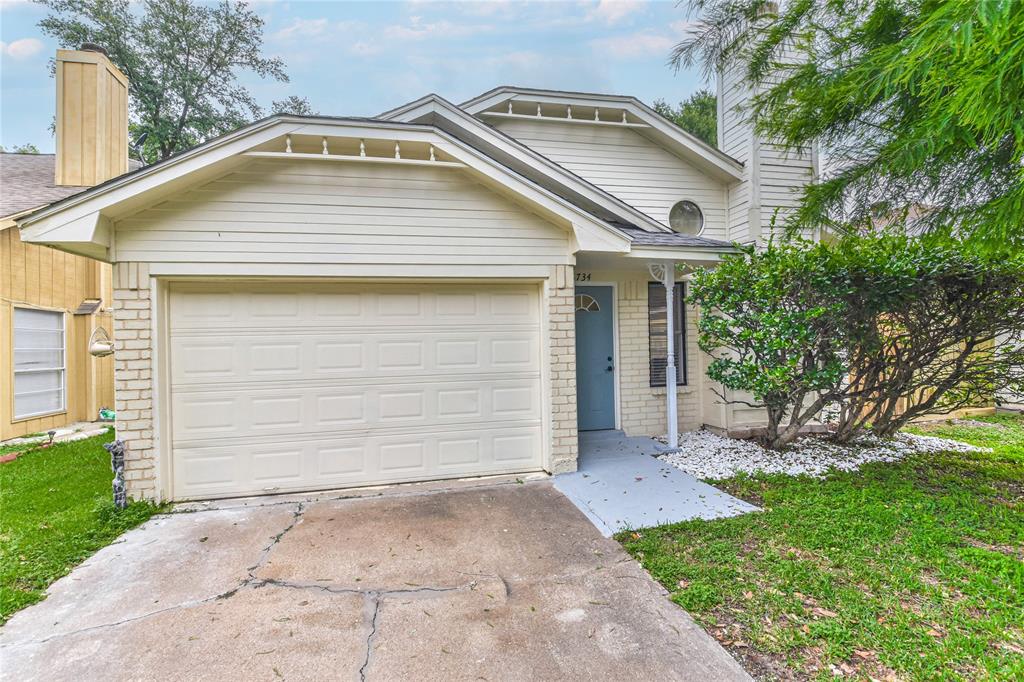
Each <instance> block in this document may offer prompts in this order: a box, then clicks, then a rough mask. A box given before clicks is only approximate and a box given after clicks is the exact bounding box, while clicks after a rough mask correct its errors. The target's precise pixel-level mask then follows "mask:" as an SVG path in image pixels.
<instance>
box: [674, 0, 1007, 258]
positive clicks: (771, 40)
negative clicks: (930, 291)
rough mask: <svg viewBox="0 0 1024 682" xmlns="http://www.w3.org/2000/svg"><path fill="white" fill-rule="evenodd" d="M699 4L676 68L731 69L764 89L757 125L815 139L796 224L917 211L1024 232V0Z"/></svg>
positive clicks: (985, 229)
mask: <svg viewBox="0 0 1024 682" xmlns="http://www.w3.org/2000/svg"><path fill="white" fill-rule="evenodd" d="M691 5H692V7H693V9H695V10H697V11H698V12H699V13H700V18H701V22H702V23H701V24H700V28H699V29H698V30H697V31H696V32H695V33H692V34H691V35H690V37H689V38H687V39H686V40H685V41H684V42H682V43H680V44H679V45H678V46H677V47H676V49H675V51H674V52H673V57H672V59H673V62H674V63H675V65H676V66H681V65H687V66H689V65H693V64H697V63H700V64H702V65H703V66H704V68H705V70H706V71H707V72H708V73H711V72H713V71H716V70H718V69H719V68H721V67H725V68H729V69H736V71H737V73H739V75H740V76H741V77H742V78H743V79H745V81H746V82H747V83H748V84H750V85H753V86H756V88H757V89H758V91H759V93H760V94H758V95H757V96H756V97H755V98H754V101H753V105H752V107H751V110H750V112H749V113H750V116H751V117H752V119H753V121H754V123H755V127H756V129H757V130H758V131H759V132H760V133H761V134H762V135H764V136H765V137H766V138H767V139H771V140H773V141H775V142H778V143H780V144H783V145H785V146H787V147H790V148H796V147H805V146H807V145H810V144H813V143H818V144H819V145H820V148H821V150H822V158H823V159H824V160H825V161H826V162H827V168H826V170H827V171H828V173H827V175H826V177H825V178H824V180H823V181H822V182H820V183H819V184H816V185H811V186H809V187H808V188H807V189H806V191H805V193H804V196H803V201H802V204H801V206H800V207H799V210H797V211H795V213H794V214H793V216H792V218H791V219H790V221H789V226H790V227H791V228H793V229H794V230H797V229H801V228H802V229H804V230H807V229H813V228H817V227H824V228H827V229H829V230H831V231H834V232H857V231H866V230H869V229H872V225H871V221H872V218H873V217H875V216H878V215H883V216H887V217H889V218H891V217H893V216H896V217H903V216H906V215H908V214H912V213H919V215H918V217H917V218H916V219H915V220H914V221H913V222H914V225H912V227H913V228H915V229H916V230H932V231H946V232H951V233H956V234H960V235H972V236H973V238H974V239H976V240H978V241H983V242H984V243H985V244H987V245H996V244H999V243H1000V242H1002V241H1005V240H1014V241H1016V242H1018V243H1020V242H1021V241H1024V173H1022V172H1021V167H1022V163H1024V125H1021V121H1022V120H1024V68H1022V65H1024V2H1017V1H1015V0H976V1H974V2H972V1H970V0H963V1H961V2H942V1H941V0H910V1H908V2H895V1H894V0H849V1H845V2H812V1H809V0H808V1H802V2H787V3H785V4H784V5H783V9H782V10H781V11H780V10H779V9H778V6H779V3H775V2H769V1H767V0H692V2H691ZM922 206H924V207H928V210H926V211H918V209H919V208H920V207H922ZM897 222H898V221H897Z"/></svg>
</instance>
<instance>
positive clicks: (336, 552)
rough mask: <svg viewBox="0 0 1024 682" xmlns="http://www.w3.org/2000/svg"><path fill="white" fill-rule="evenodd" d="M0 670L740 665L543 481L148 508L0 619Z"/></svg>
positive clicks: (554, 675)
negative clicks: (31, 601)
mask: <svg viewBox="0 0 1024 682" xmlns="http://www.w3.org/2000/svg"><path fill="white" fill-rule="evenodd" d="M0 675H2V677H3V679H5V680H28V679H46V680H92V679H105V680H125V679H133V680H150V679H153V680H165V679H190V680H199V679H210V680H235V679H245V680H281V679H284V680H300V679H306V680H312V679H317V680H320V679H341V680H363V679H367V680H373V679H378V680H391V679H416V680H432V679H438V680H440V679H443V680H456V679H457V680H463V679H465V680H524V679H607V680H625V679H657V680H687V679H689V680H692V679H702V680H733V679H735V680H739V679H744V680H745V679H749V678H748V677H747V675H746V674H745V673H744V672H743V670H742V669H741V668H740V667H739V665H738V664H737V663H736V662H735V661H734V660H733V659H732V658H731V657H730V656H729V655H728V654H727V653H726V652H725V651H724V650H723V649H722V648H721V647H719V646H718V644H717V643H715V642H714V640H712V639H711V638H710V637H708V636H707V635H706V634H705V633H704V632H703V631H702V630H701V629H700V628H699V627H698V626H696V625H695V624H694V623H693V622H692V621H691V620H690V618H689V617H688V616H687V615H686V613H685V612H684V611H682V610H681V609H679V608H678V607H676V606H675V605H674V604H672V603H671V602H669V601H668V600H667V599H666V598H665V596H664V592H663V590H662V589H661V588H660V586H658V585H657V584H656V583H655V582H654V581H652V580H651V579H650V578H649V577H648V576H647V574H646V573H645V572H644V571H643V569H642V568H640V566H639V565H638V564H637V563H636V562H634V561H633V560H632V559H630V558H629V557H628V556H627V555H626V554H625V553H624V552H623V551H622V549H621V548H620V547H619V546H618V544H617V543H615V542H614V541H612V540H608V539H606V538H604V537H602V536H601V534H600V533H599V532H598V531H597V530H596V529H595V528H594V527H593V526H592V525H591V524H590V522H589V521H587V519H586V518H585V517H584V516H583V515H582V514H581V513H580V512H579V511H578V510H577V509H576V508H575V507H574V506H573V504H572V503H571V502H569V501H568V500H567V499H566V498H565V497H563V496H562V494H561V493H559V492H558V491H556V490H554V488H553V487H552V486H551V484H550V483H549V482H546V481H539V482H528V483H525V484H506V485H490V486H480V487H469V488H462V489H455V490H448V491H446V492H433V493H417V494H408V493H406V494H397V495H396V494H389V495H385V496H378V497H372V498H365V497H364V498H360V499H320V500H317V501H310V502H276V503H274V501H273V500H271V501H270V502H267V501H264V503H263V504H260V505H254V506H246V507H240V508H219V509H212V510H208V511H198V512H194V513H175V514H170V515H167V516H163V517H159V518H156V519H153V520H151V521H150V522H148V523H147V524H146V525H145V526H143V527H142V528H140V529H137V530H135V531H132V532H130V533H128V534H126V535H125V536H124V537H123V538H122V540H121V541H119V542H118V543H116V544H114V545H111V546H109V547H107V548H105V549H103V550H102V551H100V552H99V553H98V554H96V555H95V556H94V557H93V558H91V559H90V560H89V561H87V562H86V563H85V564H83V565H82V566H80V567H79V568H78V569H76V570H75V571H74V572H73V573H72V574H71V575H69V576H67V577H66V578H64V579H63V580H61V581H59V582H57V583H56V584H54V586H53V587H52V588H51V590H50V596H49V597H48V598H47V599H46V600H45V601H44V602H42V603H41V604H38V605H36V606H34V607H31V608H29V609H27V610H25V611H22V612H21V613H19V614H17V615H16V616H15V617H14V618H13V619H12V620H11V621H10V622H9V623H8V624H7V625H6V626H5V627H4V628H3V629H2V630H0Z"/></svg>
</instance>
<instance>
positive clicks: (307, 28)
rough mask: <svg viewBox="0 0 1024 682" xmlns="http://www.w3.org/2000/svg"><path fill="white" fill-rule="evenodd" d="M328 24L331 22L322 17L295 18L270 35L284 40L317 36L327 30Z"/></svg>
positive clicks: (272, 37)
mask: <svg viewBox="0 0 1024 682" xmlns="http://www.w3.org/2000/svg"><path fill="white" fill-rule="evenodd" d="M330 24H331V22H330V21H328V20H327V19H324V18H320V19H296V20H295V21H293V22H292V23H290V24H289V25H287V26H285V27H284V28H282V29H280V30H278V31H275V32H274V33H273V34H272V35H271V39H273V40H281V41H286V40H297V39H308V38H318V37H320V36H322V35H324V34H325V33H326V32H327V30H328V28H330Z"/></svg>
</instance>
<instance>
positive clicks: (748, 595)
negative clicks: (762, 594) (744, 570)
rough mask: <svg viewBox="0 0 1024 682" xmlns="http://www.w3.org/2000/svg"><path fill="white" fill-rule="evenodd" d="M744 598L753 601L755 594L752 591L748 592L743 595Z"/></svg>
mask: <svg viewBox="0 0 1024 682" xmlns="http://www.w3.org/2000/svg"><path fill="white" fill-rule="evenodd" d="M743 598H744V599H753V598H754V593H753V592H751V591H750V590H747V591H746V592H744V593H743Z"/></svg>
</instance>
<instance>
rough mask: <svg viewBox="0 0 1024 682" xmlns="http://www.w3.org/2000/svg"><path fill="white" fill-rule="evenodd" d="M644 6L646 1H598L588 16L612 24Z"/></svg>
mask: <svg viewBox="0 0 1024 682" xmlns="http://www.w3.org/2000/svg"><path fill="white" fill-rule="evenodd" d="M646 4H647V2H646V0H599V2H598V3H597V6H596V7H594V8H593V9H592V10H591V11H590V13H589V16H590V17H591V18H593V19H597V20H600V21H603V22H605V23H606V24H614V23H616V22H619V21H621V20H622V19H624V18H626V17H627V16H629V15H630V14H633V13H634V12H639V11H640V10H642V9H643V8H644V6H645V5H646Z"/></svg>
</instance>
